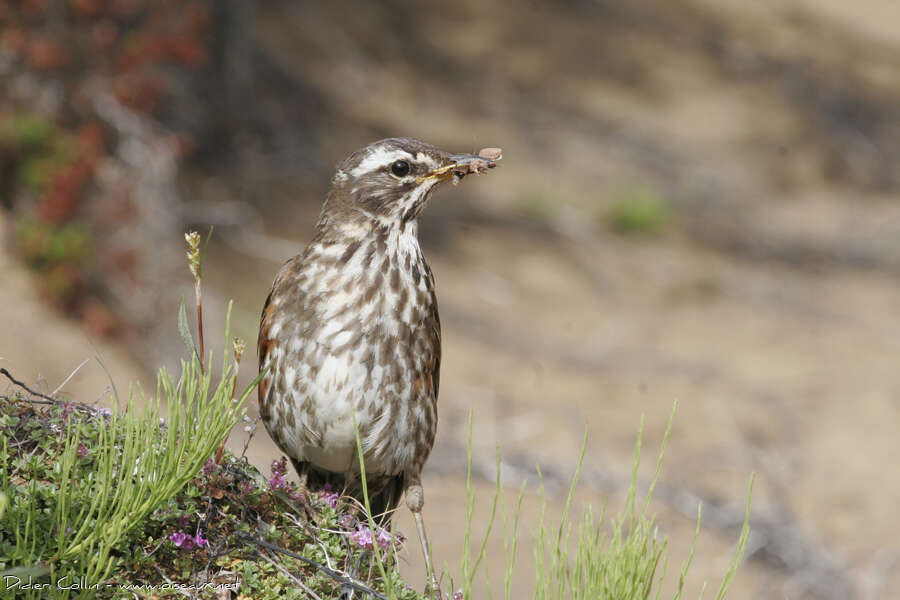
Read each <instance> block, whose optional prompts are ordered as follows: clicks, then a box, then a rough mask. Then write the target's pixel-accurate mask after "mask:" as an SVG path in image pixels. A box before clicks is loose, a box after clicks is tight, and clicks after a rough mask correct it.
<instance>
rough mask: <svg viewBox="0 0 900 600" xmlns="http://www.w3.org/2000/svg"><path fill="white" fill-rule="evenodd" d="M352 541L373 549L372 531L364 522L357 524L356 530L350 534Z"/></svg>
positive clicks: (362, 546) (361, 546)
mask: <svg viewBox="0 0 900 600" xmlns="http://www.w3.org/2000/svg"><path fill="white" fill-rule="evenodd" d="M350 541H351V542H353V543H354V544H356V545H357V546H359V547H360V548H365V549H367V550H371V549H372V532H371V531H369V528H368V527H365V526H364V525H363V524H362V523H360V524H359V525H357V526H356V531H354V532H353V533H351V534H350Z"/></svg>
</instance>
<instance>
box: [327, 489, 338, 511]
mask: <svg viewBox="0 0 900 600" xmlns="http://www.w3.org/2000/svg"><path fill="white" fill-rule="evenodd" d="M340 497H341V495H340V494H338V493H337V492H328V493H327V494H325V502H327V503H328V506H330V507H331V508H334V507H335V506H337V502H338V498H340Z"/></svg>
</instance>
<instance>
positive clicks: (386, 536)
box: [375, 527, 391, 548]
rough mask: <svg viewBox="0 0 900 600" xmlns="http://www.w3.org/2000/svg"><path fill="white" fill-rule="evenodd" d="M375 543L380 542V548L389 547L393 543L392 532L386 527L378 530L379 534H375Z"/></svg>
mask: <svg viewBox="0 0 900 600" xmlns="http://www.w3.org/2000/svg"><path fill="white" fill-rule="evenodd" d="M375 543H377V544H378V547H379V548H387V547H388V546H390V545H391V534H390V532H389V531H388V530H387V529H385V528H384V527H382V528H380V529H379V530H378V535H376V536H375Z"/></svg>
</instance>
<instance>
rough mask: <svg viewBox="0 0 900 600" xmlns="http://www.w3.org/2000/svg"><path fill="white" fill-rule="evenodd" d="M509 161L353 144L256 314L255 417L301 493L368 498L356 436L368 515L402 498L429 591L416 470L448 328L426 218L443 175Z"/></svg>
mask: <svg viewBox="0 0 900 600" xmlns="http://www.w3.org/2000/svg"><path fill="white" fill-rule="evenodd" d="M500 157H501V151H500V149H498V148H485V149H483V150H482V151H480V152H479V153H478V154H451V153H448V152H444V151H442V150H439V149H437V148H436V147H434V146H432V145H430V144H428V143H425V142H423V141H420V140H417V139H413V138H403V137H400V138H388V139H383V140H380V141H377V142H374V143H372V144H370V145H368V146H366V147H364V148H362V149H360V150H357V151H355V152H353V153H351V154H350V155H349V156H347V157H346V158H345V159H344V160H343V161H342V162H341V163H340V164H339V165H338V168H337V170H336V172H335V174H334V176H333V178H332V180H331V188H330V190H329V192H328V194H327V196H326V198H325V201H324V203H323V205H322V210H321V213H320V216H319V219H318V222H317V223H316V228H315V234H314V236H313V238H312V239H311V241H310V242H309V244H308V245H307V246H306V249H305V250H304V251H303V252H302V253H301V254H298V255H297V256H295V257H293V258H291V259H290V260H288V261H287V262H286V263H285V264H284V265H283V266H282V267H281V269H280V270H279V271H278V274H277V275H276V277H275V281H274V283H273V285H272V289H271V291H270V293H269V295H268V297H267V299H266V301H265V304H264V306H263V310H262V316H261V320H260V328H259V339H258V352H259V366H260V373H261V379H260V383H259V390H258V393H259V407H260V415H261V417H262V420H263V422H264V424H265V427H266V429H267V430H268V432H269V435H270V436H271V437H272V439H273V440H274V441H275V443H276V445H277V446H278V447H279V448H280V449H281V450H282V451H283V452H284V453H285V454H287V456H288V457H289V458H290V459H291V462H292V463H293V465H294V467H295V468H296V470H297V474H298V476H299V479H300V487H301V489H302V490H305V491H307V493H309V492H312V491H315V490H319V489H323V488H324V487H325V486H326V485H331V486H334V487H336V488H337V489H343V490H344V493H345V494H347V495H350V496H352V497H355V498H357V499H358V500H360V501H362V498H363V494H362V486H361V484H362V478H361V477H360V465H359V460H358V451H357V432H358V435H359V440H360V446H361V448H362V453H363V466H364V468H365V482H366V486H367V492H368V496H369V499H370V506H371V514H372V516H373V517H378V518H379V522H380V523H382V524H385V523H389V520H390V517H391V514H392V513H393V511H394V510H395V509H396V508H397V506H398V505H399V503H400V499H401V496H404V497H405V501H406V506H407V507H408V508H409V510H410V511H412V514H413V517H414V519H415V522H416V527H417V533H418V537H419V541H420V543H421V545H422V550H423V553H424V558H425V568H426V571H427V573H428V576H429V577H430V581H431V584H432V586H433V589H436V583H435V578H434V570H433V569H432V563H431V557H430V552H429V546H428V541H427V536H426V533H425V526H424V522H423V518H422V507H423V506H424V502H425V496H424V492H423V489H422V482H421V475H422V469H423V467H424V465H425V462H426V460H427V459H428V456H429V454H430V453H431V449H432V447H433V445H434V439H435V434H436V432H437V420H438V409H437V398H438V388H439V382H440V366H441V323H440V318H439V315H438V305H437V297H436V295H435V284H434V276H433V274H432V271H431V269H430V268H429V266H428V263H427V262H426V261H425V257H424V255H423V253H422V249H421V246H420V244H419V239H418V217H419V215H420V214H421V212H422V210H423V208H424V207H425V205H426V203H427V202H428V200H429V198H430V196H431V194H432V192H433V191H434V190H435V189H436V188H437V187H439V186H440V184H441V183H443V182H446V181H452V182H453V183H454V184H456V183H458V182H459V181H460V180H461V179H462V178H463V177H465V176H466V175H468V174H471V173H483V172H485V171H487V170H488V169H490V168H493V167H495V166H496V161H497V160H499V158H500Z"/></svg>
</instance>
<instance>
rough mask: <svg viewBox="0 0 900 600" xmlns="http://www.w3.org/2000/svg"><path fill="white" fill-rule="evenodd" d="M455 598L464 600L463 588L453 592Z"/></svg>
mask: <svg viewBox="0 0 900 600" xmlns="http://www.w3.org/2000/svg"><path fill="white" fill-rule="evenodd" d="M453 600H463V595H462V590H456V591H455V592H453Z"/></svg>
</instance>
